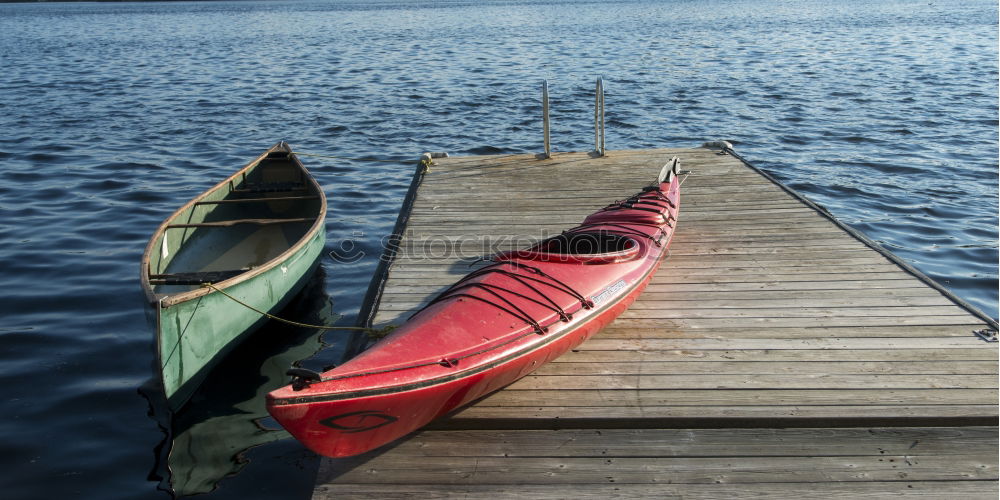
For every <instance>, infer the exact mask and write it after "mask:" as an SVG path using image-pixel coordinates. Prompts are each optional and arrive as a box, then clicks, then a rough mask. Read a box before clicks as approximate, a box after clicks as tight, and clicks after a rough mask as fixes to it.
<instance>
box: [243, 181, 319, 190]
mask: <svg viewBox="0 0 1000 500" xmlns="http://www.w3.org/2000/svg"><path fill="white" fill-rule="evenodd" d="M308 190H309V188H308V187H307V186H305V185H303V184H301V183H298V182H270V183H267V184H247V185H246V187H243V188H236V189H233V190H232V192H234V193H282V192H286V191H308Z"/></svg>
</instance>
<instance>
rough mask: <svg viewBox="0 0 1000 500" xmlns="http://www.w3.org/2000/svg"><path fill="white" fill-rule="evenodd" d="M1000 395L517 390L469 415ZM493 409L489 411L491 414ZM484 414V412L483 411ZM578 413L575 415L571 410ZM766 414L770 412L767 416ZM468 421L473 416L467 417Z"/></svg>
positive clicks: (830, 404)
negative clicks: (506, 411) (527, 410)
mask: <svg viewBox="0 0 1000 500" xmlns="http://www.w3.org/2000/svg"><path fill="white" fill-rule="evenodd" d="M997 394H998V393H997V390H996V389H953V390H949V391H933V390H928V389H858V390H854V391H851V392H850V394H844V391H842V390H838V389H753V390H744V389H719V390H714V391H704V390H698V389H658V390H645V391H634V390H598V389H565V390H544V389H516V388H511V389H507V390H502V391H497V392H495V393H493V394H491V395H489V396H487V397H486V398H484V399H482V400H480V401H479V402H478V403H477V404H476V405H475V406H471V407H469V408H468V409H467V410H468V411H474V412H478V413H479V414H485V415H492V416H497V415H498V413H497V411H498V410H497V408H522V409H523V408H537V409H539V411H541V409H542V408H557V409H562V410H564V411H565V410H566V408H570V407H572V408H580V407H591V408H604V410H603V411H604V412H605V414H607V412H608V411H609V410H608V409H607V408H612V410H610V411H612V412H614V411H619V410H621V411H625V409H626V408H631V409H635V410H636V411H640V412H641V411H645V410H647V409H652V408H659V407H663V408H681V407H690V408H694V409H698V408H708V407H713V408H742V407H751V406H754V407H760V408H767V407H774V408H777V407H785V406H796V407H805V406H809V407H820V406H822V407H826V408H827V409H829V408H834V411H836V410H835V408H836V406H856V407H868V406H878V407H881V408H883V409H884V407H896V406H909V407H916V406H940V407H942V408H957V407H959V406H965V405H975V404H978V405H982V406H989V405H990V403H991V402H995V401H996V399H997ZM487 408H489V409H487ZM479 410H482V411H479ZM573 411H575V410H573ZM765 411H766V410H765ZM463 414H465V415H466V416H469V415H470V414H469V413H467V412H463Z"/></svg>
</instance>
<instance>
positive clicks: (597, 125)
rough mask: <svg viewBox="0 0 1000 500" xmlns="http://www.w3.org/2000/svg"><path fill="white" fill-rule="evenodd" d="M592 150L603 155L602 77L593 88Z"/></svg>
mask: <svg viewBox="0 0 1000 500" xmlns="http://www.w3.org/2000/svg"><path fill="white" fill-rule="evenodd" d="M594 152H595V153H597V155H598V156H604V79H603V78H598V79H597V86H596V88H595V89H594Z"/></svg>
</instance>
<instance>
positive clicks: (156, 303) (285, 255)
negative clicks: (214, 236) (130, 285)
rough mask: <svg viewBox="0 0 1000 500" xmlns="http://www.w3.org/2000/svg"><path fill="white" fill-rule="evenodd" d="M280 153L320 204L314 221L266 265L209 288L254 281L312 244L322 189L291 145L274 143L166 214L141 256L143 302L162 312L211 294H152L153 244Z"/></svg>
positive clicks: (321, 219) (323, 205)
mask: <svg viewBox="0 0 1000 500" xmlns="http://www.w3.org/2000/svg"><path fill="white" fill-rule="evenodd" d="M280 151H283V152H287V153H289V155H288V158H289V159H290V160H291V161H292V163H293V164H294V165H295V166H296V167H298V169H299V170H300V171H301V172H302V173H303V176H304V178H305V179H306V180H307V182H308V183H309V186H310V187H311V188H312V190H313V191H315V193H316V197H317V198H318V199H319V201H320V207H319V214H318V215H317V217H316V218H315V221H314V222H313V224H312V226H310V228H309V230H308V231H306V233H305V234H304V235H303V236H302V237H301V238H299V240H298V241H296V242H295V243H294V244H292V245H291V246H289V247H288V249H286V250H285V251H284V252H282V253H281V254H279V255H277V256H276V257H274V258H272V259H270V260H268V261H267V262H265V263H263V264H261V265H260V266H257V267H255V268H253V269H250V270H248V271H247V272H245V273H242V274H239V275H236V276H234V277H232V278H229V279H226V280H223V281H219V282H217V283H213V285H214V286H215V287H216V288H219V289H226V288H228V287H231V286H233V285H236V284H239V283H242V282H244V281H247V280H250V279H253V278H256V277H257V276H260V275H261V274H263V273H265V272H267V271H269V270H271V269H273V268H275V267H277V266H278V265H280V264H281V263H282V262H285V261H286V260H288V259H289V258H290V257H292V256H293V255H295V254H296V253H298V252H299V251H301V250H302V249H303V248H304V247H305V246H306V245H307V244H308V243H309V242H310V241H312V239H313V237H315V235H316V233H317V232H319V231H320V230H321V229H322V228H323V226H324V224H325V221H326V211H327V201H326V194H325V193H324V192H323V189H322V188H321V187H320V185H319V183H318V182H317V181H316V179H314V178H313V176H312V174H310V173H309V171H308V170H306V168H305V165H303V164H302V162H301V161H300V160H299V158H298V156H296V155H295V153H294V151H292V148H291V146H289V145H288V143H286V142H285V141H280V142H278V143H276V144H275V145H274V146H271V147H270V148H269V149H268V150H267V151H265V152H264V153H262V154H260V155H259V156H257V157H256V158H254V159H253V160H251V161H250V162H248V163H247V164H246V165H244V166H243V167H242V168H240V169H239V170H237V171H236V172H235V173H233V174H232V175H230V176H229V177H227V178H225V179H223V180H222V181H221V182H219V183H218V184H216V185H215V186H213V187H211V188H209V189H207V190H205V191H204V192H202V193H201V194H199V195H198V196H195V197H194V198H192V199H191V200H190V201H188V202H187V203H185V204H184V205H182V206H181V207H180V208H178V209H177V210H175V211H174V212H173V213H172V214H170V216H169V217H167V218H166V219H165V220H164V221H163V222H162V223H161V224H160V225H159V227H157V229H156V232H154V233H153V236H152V237H151V238H150V240H149V243H148V244H147V245H146V249H145V251H144V252H143V254H142V262H141V265H140V277H141V281H142V288H143V292H144V293H145V295H146V301H147V303H149V304H150V305H152V306H153V307H159V308H161V309H165V308H169V307H170V306H173V305H176V304H180V303H182V302H187V301H190V300H193V299H197V298H199V297H202V296H205V295H208V294H209V293H213V290H212V289H210V288H197V289H194V290H189V291H186V292H181V293H177V294H172V295H166V296H164V295H163V294H157V293H155V292H154V291H153V284H152V283H151V281H150V272H149V266H150V262H151V256H152V254H153V252H154V251H155V248H154V247H155V245H156V242H157V241H160V238H161V237H162V236H163V234H164V233H165V232H166V231H167V230H169V229H170V226H171V222H172V221H173V220H174V219H176V218H177V217H178V216H179V215H180V214H182V213H183V212H184V211H185V210H187V209H189V208H192V207H194V206H195V205H198V204H199V203H202V202H204V199H205V198H206V197H207V196H208V195H209V194H211V193H213V192H216V191H218V190H219V189H223V188H225V187H227V186H229V185H230V183H231V182H232V181H234V180H236V179H237V178H238V177H240V176H241V175H243V174H244V173H246V172H247V171H249V170H250V169H252V168H254V167H256V166H257V165H258V164H260V162H261V161H263V160H264V159H266V158H267V156H268V155H269V154H270V153H274V152H280Z"/></svg>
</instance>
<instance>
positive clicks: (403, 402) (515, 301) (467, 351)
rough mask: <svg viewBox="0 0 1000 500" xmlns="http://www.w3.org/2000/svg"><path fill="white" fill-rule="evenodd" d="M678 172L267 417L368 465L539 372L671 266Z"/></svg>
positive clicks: (270, 402) (466, 283)
mask: <svg viewBox="0 0 1000 500" xmlns="http://www.w3.org/2000/svg"><path fill="white" fill-rule="evenodd" d="M678 169H679V161H678V160H677V158H673V159H671V161H670V162H669V163H667V165H665V166H664V167H663V169H662V170H661V172H660V176H659V178H658V179H657V180H656V182H655V183H654V184H653V185H652V186H649V187H646V188H644V189H643V190H642V191H641V192H639V193H637V194H635V195H633V196H632V197H630V198H628V199H626V200H622V201H618V202H615V203H613V204H611V205H609V206H607V207H605V208H603V209H601V210H599V211H597V212H595V213H594V214H592V215H590V216H589V217H587V218H586V219H584V221H583V223H582V224H580V225H579V226H577V227H575V228H573V229H570V230H568V231H565V232H563V233H562V234H561V235H559V236H556V237H553V238H549V239H546V240H543V241H542V242H540V243H538V244H536V245H534V246H532V247H531V248H528V249H524V250H517V251H512V252H505V253H501V254H497V255H493V256H492V257H491V258H490V259H489V260H490V261H492V263H491V264H489V265H487V266H485V267H483V268H481V269H478V270H476V271H474V272H472V273H470V274H469V275H467V276H465V277H464V278H462V279H460V280H459V281H458V282H456V283H455V284H454V285H452V286H451V287H450V288H448V289H447V290H446V291H444V292H443V293H442V294H440V295H439V296H438V297H437V298H435V299H434V300H432V301H431V302H430V304H429V305H427V306H426V307H424V308H423V309H421V310H420V311H418V312H417V313H416V314H414V315H413V316H412V317H411V318H410V319H409V320H408V321H407V322H406V323H404V324H403V325H401V326H400V327H399V328H397V329H396V330H395V331H393V332H392V333H391V334H390V335H389V336H387V337H385V338H384V339H382V340H381V341H379V342H378V343H377V344H375V345H374V346H372V347H371V348H370V349H368V350H367V351H365V352H363V353H361V354H360V355H358V356H357V357H355V358H354V359H351V360H350V361H348V362H346V363H344V364H343V365H341V366H338V367H336V368H334V369H331V370H328V371H326V372H323V373H322V374H318V373H314V372H309V371H307V370H296V369H293V370H291V371H290V372H289V373H290V374H292V375H293V376H294V380H293V383H292V384H291V385H289V386H286V387H282V388H280V389H277V390H275V391H273V392H271V393H270V394H268V396H267V410H268V411H269V412H270V413H271V415H273V416H274V418H275V419H277V421H278V422H280V423H281V425H282V426H284V428H285V429H287V430H288V432H290V433H291V434H292V435H293V436H295V438H296V439H298V440H299V441H301V442H302V443H303V444H305V445H306V447H308V448H309V449H311V450H313V451H315V452H316V453H319V454H320V455H326V456H328V457H346V456H351V455H357V454H359V453H363V452H366V451H369V450H371V449H374V448H376V447H378V446H381V445H383V444H386V443H388V442H390V441H393V440H395V439H398V438H400V437H402V436H405V435H406V434H408V433H410V432H412V431H414V430H416V429H419V428H420V427H421V426H423V425H426V424H427V423H428V422H430V421H431V420H433V419H435V418H437V417H439V416H441V415H444V414H446V413H448V412H450V411H452V410H454V409H456V408H458V407H460V406H462V405H465V404H467V403H469V402H472V401H474V400H476V399H478V398H480V397H482V396H484V395H486V394H489V393H490V392H492V391H495V390H497V389H500V388H502V387H504V386H506V385H508V384H510V383H512V382H514V381H515V380H518V379H519V378H521V377H523V376H525V375H527V374H528V373H531V372H532V371H534V370H535V369H536V368H538V367H539V366H541V365H542V364H543V363H545V362H547V361H549V360H551V359H555V358H556V357H558V356H560V355H562V354H563V353H564V352H566V351H568V350H570V349H573V348H574V347H576V346H577V345H579V344H580V343H581V342H583V341H584V340H587V339H588V338H589V337H590V336H592V335H593V334H595V333H597V331H599V330H600V329H601V328H603V327H604V326H606V325H607V324H608V323H610V322H611V321H612V320H614V319H615V318H616V317H617V316H618V315H619V314H621V313H622V312H623V311H624V310H625V309H626V308H627V307H628V306H629V305H630V304H631V303H632V302H633V301H635V299H636V297H638V295H639V293H640V292H642V290H643V289H644V288H645V286H646V284H647V283H649V280H650V279H651V278H652V277H653V274H654V273H655V272H656V269H657V268H658V267H659V265H660V261H661V260H662V259H663V257H664V255H666V251H667V246H668V245H669V244H670V240H671V237H672V236H673V231H674V224H675V222H676V220H677V215H678V209H679V207H680V181H679V180H678V177H677V173H678Z"/></svg>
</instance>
